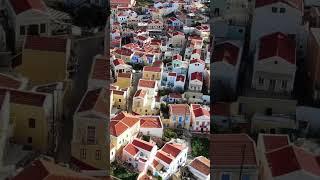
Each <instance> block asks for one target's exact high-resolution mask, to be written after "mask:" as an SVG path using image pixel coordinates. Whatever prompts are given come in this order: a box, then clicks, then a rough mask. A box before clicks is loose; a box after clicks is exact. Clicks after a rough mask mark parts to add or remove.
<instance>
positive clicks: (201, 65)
mask: <svg viewBox="0 0 320 180" xmlns="http://www.w3.org/2000/svg"><path fill="white" fill-rule="evenodd" d="M204 70H205V62H204V61H203V60H201V59H192V60H191V61H190V63H189V71H188V73H189V78H190V76H191V74H192V73H194V72H200V73H204Z"/></svg>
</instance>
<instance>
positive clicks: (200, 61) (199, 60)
mask: <svg viewBox="0 0 320 180" xmlns="http://www.w3.org/2000/svg"><path fill="white" fill-rule="evenodd" d="M194 63H200V64H205V63H204V61H203V60H201V59H192V60H191V61H190V64H194Z"/></svg>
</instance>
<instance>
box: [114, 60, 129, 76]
mask: <svg viewBox="0 0 320 180" xmlns="http://www.w3.org/2000/svg"><path fill="white" fill-rule="evenodd" d="M112 67H113V69H114V71H115V75H116V77H117V76H118V73H131V72H132V67H131V66H130V65H128V64H126V63H125V62H124V60H122V59H115V60H113V61H112Z"/></svg>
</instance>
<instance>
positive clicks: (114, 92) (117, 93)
mask: <svg viewBox="0 0 320 180" xmlns="http://www.w3.org/2000/svg"><path fill="white" fill-rule="evenodd" d="M112 91H113V94H116V95H120V96H123V95H124V91H121V90H112Z"/></svg>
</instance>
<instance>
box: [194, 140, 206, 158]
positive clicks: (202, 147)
mask: <svg viewBox="0 0 320 180" xmlns="http://www.w3.org/2000/svg"><path fill="white" fill-rule="evenodd" d="M209 145H210V144H209V140H208V139H207V138H197V137H196V138H192V140H191V148H192V152H191V154H192V156H193V157H197V156H204V157H209V148H208V147H209Z"/></svg>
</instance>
